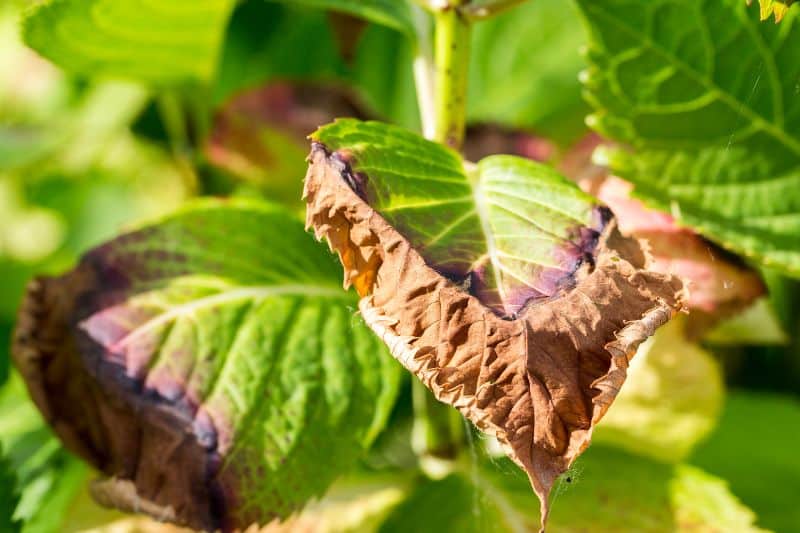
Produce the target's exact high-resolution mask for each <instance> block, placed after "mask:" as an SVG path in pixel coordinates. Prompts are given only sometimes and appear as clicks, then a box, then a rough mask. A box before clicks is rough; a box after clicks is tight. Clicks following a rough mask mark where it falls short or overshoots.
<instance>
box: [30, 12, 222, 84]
mask: <svg viewBox="0 0 800 533" xmlns="http://www.w3.org/2000/svg"><path fill="white" fill-rule="evenodd" d="M233 5H234V1H233V0H195V1H192V2H184V1H183V0H160V1H158V2H151V1H147V0H49V1H47V2H45V3H43V4H41V5H39V6H38V7H37V8H36V9H34V10H32V11H31V12H30V14H29V15H28V16H27V18H26V19H25V23H24V38H25V41H26V43H27V44H28V45H29V46H31V47H32V48H33V49H35V50H36V51H37V52H39V53H40V54H42V55H43V56H45V57H46V58H48V59H50V60H51V61H53V62H54V63H56V64H57V65H59V66H60V67H62V68H64V69H65V70H67V71H69V72H73V73H77V74H82V75H86V76H110V77H124V78H133V79H136V80H141V81H145V82H148V83H152V84H155V85H157V86H166V85H176V84H183V83H187V82H192V81H197V80H199V81H207V80H209V79H210V78H211V77H212V75H213V74H214V69H215V67H216V62H217V55H218V49H219V47H220V45H221V43H222V37H223V33H224V30H225V24H226V23H227V20H228V16H229V14H230V12H231V9H232V8H233Z"/></svg>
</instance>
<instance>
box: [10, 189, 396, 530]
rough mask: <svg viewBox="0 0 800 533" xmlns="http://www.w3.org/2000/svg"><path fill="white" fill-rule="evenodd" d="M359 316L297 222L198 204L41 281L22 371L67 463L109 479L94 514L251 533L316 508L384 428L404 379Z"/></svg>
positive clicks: (29, 311) (30, 303) (24, 341)
mask: <svg viewBox="0 0 800 533" xmlns="http://www.w3.org/2000/svg"><path fill="white" fill-rule="evenodd" d="M353 305H354V299H353V297H352V295H350V294H348V293H346V292H344V291H342V290H341V288H340V285H339V282H338V273H337V267H336V264H335V263H334V262H333V260H332V258H331V257H330V256H329V255H328V254H327V253H326V252H325V251H324V250H322V249H320V248H319V247H317V246H315V245H314V243H313V240H311V238H310V237H309V236H308V235H307V234H305V232H304V231H303V229H302V226H301V225H300V223H299V222H298V221H296V219H295V218H294V217H293V216H291V215H290V214H289V213H287V212H285V211H283V210H282V209H279V208H276V207H271V206H269V205H263V204H250V203H245V204H241V203H231V202H227V203H223V202H206V203H200V204H197V205H195V206H194V207H190V208H187V209H184V210H182V211H180V212H178V213H177V214H174V215H171V216H169V217H167V218H165V219H163V220H162V221H160V222H158V223H155V224H152V225H149V226H145V227H143V228H142V229H140V230H138V231H135V232H133V233H128V234H125V235H123V236H121V237H119V238H117V239H115V240H113V241H110V242H108V243H106V244H104V245H103V246H101V247H98V248H95V249H94V250H93V251H91V252H89V253H88V254H87V255H85V256H84V258H83V259H82V261H81V263H80V264H79V265H78V267H77V268H76V269H75V270H74V271H72V272H70V273H68V274H66V275H65V276H63V277H61V278H48V279H42V280H39V281H37V282H34V284H32V285H31V288H30V290H29V293H28V296H27V300H26V303H25V304H24V311H23V314H22V318H21V320H20V323H19V327H18V330H17V343H16V347H15V356H16V360H17V364H18V366H19V367H20V369H21V370H22V373H23V376H24V377H25V378H26V381H27V383H28V385H29V388H30V390H31V393H32V395H33V397H34V399H35V400H36V401H37V404H38V407H39V408H40V409H41V410H42V411H43V413H44V414H45V416H46V418H47V419H48V420H50V421H51V423H53V424H54V427H55V429H56V432H57V433H58V434H59V436H60V437H61V438H62V439H63V440H64V441H65V443H66V444H67V445H68V447H70V448H71V449H72V450H74V451H75V452H77V453H79V454H80V455H82V456H83V457H84V458H85V459H87V460H89V461H90V462H91V463H92V464H93V465H95V466H96V467H97V468H99V469H100V470H102V471H103V472H105V473H106V474H108V475H115V476H116V478H115V481H113V482H107V483H106V484H103V485H98V486H97V487H96V488H95V494H97V495H98V496H99V498H100V499H101V501H105V502H106V503H111V504H113V505H116V506H119V507H121V508H123V509H126V510H129V511H133V510H137V509H139V510H141V511H145V512H149V513H151V514H154V515H156V516H161V517H162V518H166V519H169V520H170V521H173V522H178V523H183V524H187V525H191V526H193V527H202V528H208V529H213V528H216V527H224V528H226V529H231V528H234V527H246V526H249V525H250V524H251V523H261V524H265V523H267V522H269V521H270V520H271V519H273V518H277V517H286V516H288V515H289V514H290V513H291V512H292V511H294V510H296V509H297V508H299V507H301V506H302V505H303V504H304V503H305V502H306V501H307V500H308V499H309V498H311V497H313V496H318V495H320V494H321V493H322V492H323V491H324V490H325V489H326V488H327V486H328V485H329V484H330V482H331V481H332V480H333V479H334V478H335V477H336V476H337V475H338V474H339V473H341V472H343V471H344V470H346V469H347V468H348V467H349V466H351V465H352V463H353V461H354V460H355V459H356V458H357V457H358V456H359V454H360V453H361V451H363V449H364V448H365V447H366V446H367V445H368V444H369V443H370V442H371V441H372V440H373V439H374V437H375V436H376V434H377V432H378V431H380V430H381V428H382V427H383V424H384V423H385V420H386V417H387V415H388V411H389V409H390V408H391V406H392V404H393V401H394V395H395V391H396V387H397V379H398V375H399V374H398V367H397V366H396V364H395V363H394V361H392V360H391V359H390V358H388V357H387V356H386V352H385V349H383V348H382V346H381V344H380V342H379V340H378V339H376V338H375V337H373V336H372V334H371V333H370V332H369V331H368V330H367V329H366V328H365V327H364V326H363V325H362V324H361V323H360V321H359V320H358V319H356V318H354V317H353V316H352V315H353V309H354V308H353V307H351V306H353ZM54 339H59V340H58V341H54ZM53 342H56V344H52V343H53ZM53 347H55V348H56V349H55V350H54V349H53ZM52 365H64V366H65V367H66V368H68V369H69V370H68V371H67V372H66V375H64V379H63V380H56V381H46V382H42V381H41V376H42V375H43V374H44V373H47V372H48V368H52ZM70 383H81V384H82V385H81V387H77V388H73V386H71V385H70ZM95 395H99V397H98V396H95ZM95 398H97V399H95ZM139 435H144V437H142V438H139ZM333 435H336V438H332V436H333ZM163 449H171V450H173V451H172V452H171V454H172V455H171V457H172V459H171V460H170V461H164V460H163V458H162V457H161V454H162V453H163V452H162V451H160V450H163ZM175 472H180V473H181V474H180V475H174V473H175ZM161 480H163V481H161ZM131 482H133V485H135V490H136V494H138V496H137V498H136V499H135V502H137V503H132V500H131V499H130V497H126V496H125V494H127V493H129V492H130V491H131V490H133V489H132V485H131Z"/></svg>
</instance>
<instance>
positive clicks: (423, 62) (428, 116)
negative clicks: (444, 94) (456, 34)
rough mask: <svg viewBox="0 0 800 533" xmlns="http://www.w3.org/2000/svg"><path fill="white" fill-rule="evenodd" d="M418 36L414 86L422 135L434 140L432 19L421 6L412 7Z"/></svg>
mask: <svg viewBox="0 0 800 533" xmlns="http://www.w3.org/2000/svg"><path fill="white" fill-rule="evenodd" d="M411 10H412V15H413V17H414V27H415V30H416V34H417V50H416V53H415V54H414V85H415V86H416V92H417V104H418V105H419V115H420V124H421V125H422V135H423V136H424V137H425V138H426V139H433V138H434V136H435V135H436V111H435V107H434V97H433V94H434V91H433V83H434V82H433V75H434V72H435V69H434V66H433V43H432V42H431V37H432V35H431V29H432V28H431V17H430V15H429V14H428V13H427V12H425V11H424V10H423V9H422V8H421V7H420V6H418V5H412V6H411Z"/></svg>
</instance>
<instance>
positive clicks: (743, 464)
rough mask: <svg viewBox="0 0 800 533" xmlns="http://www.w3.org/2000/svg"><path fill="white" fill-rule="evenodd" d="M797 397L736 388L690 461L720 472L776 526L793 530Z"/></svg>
mask: <svg viewBox="0 0 800 533" xmlns="http://www.w3.org/2000/svg"><path fill="white" fill-rule="evenodd" d="M797 442H800V402H798V401H797V398H796V396H794V397H789V396H779V395H774V394H765V393H760V394H759V393H755V392H745V391H735V392H733V393H731V394H729V395H728V401H727V404H726V406H725V410H724V411H723V414H722V418H721V420H720V423H719V426H718V427H717V429H716V431H715V432H714V433H712V435H711V437H710V438H709V439H708V440H707V442H705V443H704V444H703V445H702V446H700V448H699V449H698V450H697V451H696V452H695V454H694V456H693V457H692V460H691V462H692V463H693V464H696V465H698V466H699V467H701V468H703V469H704V470H707V471H708V472H711V473H713V474H714V475H717V476H722V477H724V478H725V479H727V480H728V482H729V483H730V487H731V490H733V492H734V493H735V494H736V495H737V496H738V497H740V498H741V499H742V501H744V502H745V503H746V504H747V505H748V506H750V507H751V508H752V509H753V510H754V511H755V512H756V513H758V517H759V522H760V523H761V524H762V525H763V526H764V527H768V528H770V529H774V530H775V531H797V526H798V524H800V508H798V506H797V505H796V502H797V494H800V455H798V454H797V446H796V443H797Z"/></svg>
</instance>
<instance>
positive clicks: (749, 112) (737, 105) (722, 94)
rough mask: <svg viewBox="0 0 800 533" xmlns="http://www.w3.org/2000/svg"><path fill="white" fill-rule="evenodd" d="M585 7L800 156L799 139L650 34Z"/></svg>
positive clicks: (589, 6) (597, 9)
mask: <svg viewBox="0 0 800 533" xmlns="http://www.w3.org/2000/svg"><path fill="white" fill-rule="evenodd" d="M586 9H591V10H593V11H594V12H595V13H596V14H597V15H599V16H601V17H603V18H604V19H605V20H606V21H608V22H610V23H611V24H613V25H614V26H615V27H617V28H619V29H620V30H621V31H624V32H626V33H628V34H629V35H631V36H633V37H634V38H635V39H638V40H640V41H641V42H642V44H644V45H645V46H647V47H648V48H650V49H651V50H653V51H654V52H656V53H658V54H660V55H662V56H663V57H664V58H666V59H667V60H669V61H672V62H673V63H674V64H675V66H676V67H677V68H680V69H681V70H682V71H684V72H685V73H686V75H688V76H689V77H691V78H692V79H693V80H695V81H696V82H697V83H699V84H700V85H701V86H703V87H705V89H706V90H708V91H709V92H711V93H713V94H715V95H716V96H717V97H718V98H719V99H720V100H721V101H723V102H724V103H725V104H726V105H727V106H728V107H729V108H730V109H731V110H732V111H733V112H734V113H736V114H739V115H740V116H742V117H743V118H744V119H745V120H749V121H751V122H753V123H755V124H758V125H759V126H760V127H761V129H762V130H763V131H765V132H767V133H768V134H770V135H771V136H772V137H773V138H775V139H776V140H777V141H778V142H780V143H781V144H782V145H783V146H785V147H786V148H788V149H789V150H791V151H792V152H793V153H794V154H795V155H797V156H800V140H798V139H795V138H794V137H792V136H791V135H789V134H788V133H787V132H786V131H785V130H783V129H781V128H778V127H777V126H776V125H775V124H773V123H772V122H769V121H768V120H766V119H765V118H764V117H762V116H761V115H760V114H758V113H756V112H755V111H754V110H753V109H752V108H750V107H749V106H748V105H747V103H745V102H741V101H739V100H738V99H736V97H735V96H733V95H731V94H729V93H728V92H726V91H725V90H724V89H722V88H721V87H719V86H718V85H716V84H714V83H712V82H711V81H710V80H708V79H707V78H706V77H705V76H703V75H702V74H700V73H698V72H697V71H696V70H695V69H694V68H692V67H691V66H690V65H688V64H687V63H686V62H684V61H682V60H681V59H680V58H679V57H677V56H675V55H674V54H672V53H671V52H670V51H669V50H666V49H664V48H663V47H662V46H659V45H658V44H657V43H656V42H654V41H653V40H652V39H651V38H650V36H648V35H645V34H643V33H641V32H640V31H637V30H636V29H634V28H631V27H630V26H628V25H627V24H625V23H624V22H622V21H620V20H618V19H617V18H616V17H614V16H613V15H611V14H609V13H607V12H605V11H603V10H602V8H600V7H598V6H597V5H596V4H594V5H589V4H587V5H586Z"/></svg>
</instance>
